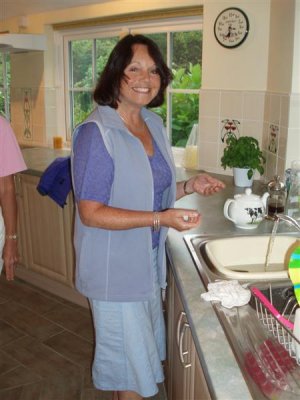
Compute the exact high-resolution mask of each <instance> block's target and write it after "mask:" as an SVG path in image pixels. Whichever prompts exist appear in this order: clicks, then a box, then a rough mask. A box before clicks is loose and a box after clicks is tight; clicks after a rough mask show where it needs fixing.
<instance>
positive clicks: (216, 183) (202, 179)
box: [176, 173, 225, 200]
mask: <svg viewBox="0 0 300 400" xmlns="http://www.w3.org/2000/svg"><path fill="white" fill-rule="evenodd" d="M224 187H225V185H224V183H223V182H221V181H220V180H218V179H215V178H213V177H212V176H210V175H208V174H206V173H201V174H198V175H195V176H193V177H192V178H190V179H188V180H187V181H181V182H177V192H176V200H179V199H181V197H183V196H186V195H188V194H192V193H198V194H201V195H203V196H209V195H211V194H214V193H217V192H219V191H220V190H222V189H224Z"/></svg>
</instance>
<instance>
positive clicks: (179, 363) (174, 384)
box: [168, 274, 192, 400]
mask: <svg viewBox="0 0 300 400" xmlns="http://www.w3.org/2000/svg"><path fill="white" fill-rule="evenodd" d="M170 275H171V276H170V281H171V282H170V284H171V288H172V289H173V316H172V317H173V318H172V327H171V331H172V337H169V340H171V343H172V346H171V347H172V348H171V352H172V354H171V357H170V360H169V364H170V365H169V368H170V370H171V377H170V382H169V393H168V397H169V398H170V399H172V400H189V399H191V397H190V391H191V385H190V381H191V360H192V359H191V357H192V354H191V353H190V350H189V349H190V346H191V334H190V330H189V326H188V322H187V319H186V315H185V313H184V310H183V305H182V302H181V299H180V296H179V293H178V291H177V288H176V285H175V283H174V277H173V276H172V274H170Z"/></svg>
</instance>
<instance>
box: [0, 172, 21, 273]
mask: <svg viewBox="0 0 300 400" xmlns="http://www.w3.org/2000/svg"><path fill="white" fill-rule="evenodd" d="M0 204H1V208H2V214H3V219H4V225H5V236H6V240H5V244H4V249H3V260H4V268H5V272H6V278H7V279H8V280H12V279H13V278H14V270H15V264H16V262H17V261H18V249H17V240H15V239H12V238H11V236H13V235H15V234H16V232H17V201H16V193H15V185H14V177H13V175H9V176H5V177H1V178H0Z"/></svg>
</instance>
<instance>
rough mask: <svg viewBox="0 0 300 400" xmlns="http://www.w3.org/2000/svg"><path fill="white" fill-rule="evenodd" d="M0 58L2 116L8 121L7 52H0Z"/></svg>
mask: <svg viewBox="0 0 300 400" xmlns="http://www.w3.org/2000/svg"><path fill="white" fill-rule="evenodd" d="M0 57H1V63H2V65H3V69H2V82H3V85H0V89H2V90H3V94H4V115H3V116H4V117H5V118H6V119H7V120H10V101H9V98H10V96H9V90H10V86H9V84H8V79H7V63H8V62H10V60H9V59H8V53H7V52H0Z"/></svg>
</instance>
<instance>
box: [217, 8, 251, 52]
mask: <svg viewBox="0 0 300 400" xmlns="http://www.w3.org/2000/svg"><path fill="white" fill-rule="evenodd" d="M248 32H249V19H248V17H247V15H246V14H245V13H244V11H242V10H241V9H239V8H236V7H230V8H226V9H225V10H223V11H221V12H220V14H219V15H218V16H217V18H216V21H215V25H214V33H215V37H216V39H217V41H218V42H219V43H220V45H221V46H224V47H227V48H229V49H232V48H234V47H237V46H240V45H241V44H242V43H243V42H244V41H245V39H246V37H247V35H248Z"/></svg>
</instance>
